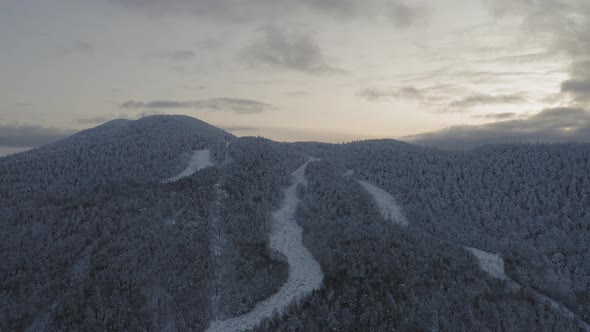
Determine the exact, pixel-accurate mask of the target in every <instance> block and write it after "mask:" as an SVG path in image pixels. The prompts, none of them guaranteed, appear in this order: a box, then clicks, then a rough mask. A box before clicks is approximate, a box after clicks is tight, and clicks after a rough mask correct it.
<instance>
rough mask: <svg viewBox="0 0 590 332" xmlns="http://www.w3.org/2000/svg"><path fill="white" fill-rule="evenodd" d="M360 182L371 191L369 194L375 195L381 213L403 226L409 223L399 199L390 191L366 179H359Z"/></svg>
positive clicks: (386, 218)
mask: <svg viewBox="0 0 590 332" xmlns="http://www.w3.org/2000/svg"><path fill="white" fill-rule="evenodd" d="M358 182H359V183H360V184H361V186H362V187H363V188H365V190H366V191H367V192H369V194H371V196H373V199H374V200H375V203H377V206H378V207H379V210H380V211H381V215H382V216H383V218H385V220H389V221H391V222H394V223H396V224H399V225H401V226H407V225H408V220H407V219H406V216H405V215H404V214H403V213H402V210H401V208H400V207H399V205H398V204H397V201H396V200H395V198H394V197H393V196H392V195H391V194H390V193H388V192H387V191H385V190H382V189H379V188H377V187H375V186H374V185H372V184H370V183H367V182H365V181H361V180H358Z"/></svg>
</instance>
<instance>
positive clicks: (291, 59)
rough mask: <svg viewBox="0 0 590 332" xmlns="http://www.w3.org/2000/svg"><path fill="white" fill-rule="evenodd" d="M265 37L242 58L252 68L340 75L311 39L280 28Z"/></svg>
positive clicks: (269, 32)
mask: <svg viewBox="0 0 590 332" xmlns="http://www.w3.org/2000/svg"><path fill="white" fill-rule="evenodd" d="M262 31H263V34H264V35H263V36H262V38H261V39H259V40H257V41H255V42H254V43H252V44H251V45H249V46H247V47H246V48H245V49H244V50H242V52H241V54H240V57H241V58H242V60H244V61H245V62H246V63H248V64H250V65H254V66H256V65H268V66H273V67H280V68H286V69H291V70H297V71H303V72H306V73H309V74H337V73H343V71H342V70H341V69H338V68H336V67H333V66H331V65H330V64H328V63H327V61H326V59H325V57H324V54H323V52H322V50H321V49H320V47H319V46H318V44H317V43H316V42H315V41H314V40H313V39H311V38H310V37H309V36H306V35H302V34H297V33H287V32H285V31H283V30H282V29H280V28H278V27H267V28H265V29H263V30H262Z"/></svg>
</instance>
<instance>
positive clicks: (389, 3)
mask: <svg viewBox="0 0 590 332" xmlns="http://www.w3.org/2000/svg"><path fill="white" fill-rule="evenodd" d="M111 2H112V3H115V4H117V5H121V6H123V7H125V8H128V9H131V10H135V11H138V12H141V13H145V14H147V15H149V16H151V17H166V16H193V17H196V18H198V19H201V20H222V21H227V22H230V23H232V22H266V23H269V22H271V21H273V22H276V21H277V20H280V19H281V18H292V17H294V16H306V15H315V16H321V17H324V18H332V19H336V20H345V21H348V20H351V19H363V20H370V21H374V20H378V19H379V20H385V21H388V22H391V23H393V24H395V25H396V26H399V27H405V26H408V25H410V24H413V23H414V22H416V21H417V20H419V19H421V18H422V17H424V14H425V13H426V11H427V10H426V7H425V5H423V3H424V1H420V2H417V1H415V0H412V1H410V0H405V1H403V0H363V1H358V0H298V1H294V0H248V1H236V0H192V1H191V0H168V1H161V0H111Z"/></svg>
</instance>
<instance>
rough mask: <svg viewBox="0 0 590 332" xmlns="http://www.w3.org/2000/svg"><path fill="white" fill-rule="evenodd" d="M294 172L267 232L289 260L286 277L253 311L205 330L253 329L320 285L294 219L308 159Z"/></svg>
mask: <svg viewBox="0 0 590 332" xmlns="http://www.w3.org/2000/svg"><path fill="white" fill-rule="evenodd" d="M315 160H317V159H315V158H310V159H309V160H308V161H307V162H306V163H305V164H303V165H302V166H301V167H299V168H298V169H297V170H296V171H295V172H293V178H294V181H293V183H292V184H291V186H290V187H289V188H287V189H286V190H285V200H284V201H283V203H282V205H281V207H280V208H279V209H278V210H276V211H275V212H273V215H272V219H273V226H272V233H271V235H270V248H271V249H272V250H275V251H277V252H279V253H280V254H282V255H283V256H284V257H285V258H286V260H287V262H288V263H289V278H288V280H287V282H286V283H285V284H284V285H283V286H282V287H281V289H279V291H278V292H277V293H275V294H273V295H272V296H270V297H269V298H267V299H265V300H263V301H261V302H259V303H258V304H257V305H256V307H255V308H254V309H252V311H250V312H248V313H246V314H244V315H241V316H237V317H234V318H230V319H227V320H223V321H213V322H212V323H211V325H210V326H209V328H208V329H207V331H224V332H226V331H228V332H229V331H244V330H247V329H253V328H255V327H256V326H258V325H259V324H260V322H261V321H262V320H263V319H266V318H272V317H273V316H274V315H275V313H278V314H281V313H282V312H283V310H284V309H285V308H286V307H287V306H289V305H290V304H291V303H294V302H296V301H298V300H301V299H303V298H304V297H305V296H307V295H309V294H310V293H311V292H312V291H313V290H316V289H319V288H320V287H321V284H322V280H323V278H324V275H323V273H322V270H321V268H320V265H319V263H318V262H317V261H316V260H315V259H314V258H313V256H312V255H311V253H310V252H309V251H308V250H307V248H305V246H304V245H303V242H302V232H303V230H302V228H301V227H300V226H299V225H298V224H297V221H296V220H295V211H296V209H297V205H298V204H299V202H300V199H299V198H298V197H297V192H296V188H297V185H298V184H303V185H305V184H306V180H305V176H304V172H305V167H306V166H307V164H308V163H309V162H311V161H315Z"/></svg>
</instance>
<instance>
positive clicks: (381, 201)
mask: <svg viewBox="0 0 590 332" xmlns="http://www.w3.org/2000/svg"><path fill="white" fill-rule="evenodd" d="M351 175H352V171H347V172H346V173H345V174H344V175H343V176H345V177H350V176H351ZM358 182H359V183H360V184H361V186H362V187H363V188H364V189H365V190H366V191H367V192H369V194H371V196H373V198H374V199H375V202H376V203H377V206H378V207H379V210H380V212H381V215H383V218H385V219H386V220H389V221H391V222H394V223H397V224H400V225H402V226H407V225H408V220H407V219H406V217H405V216H404V214H403V213H402V211H401V208H400V207H399V205H398V204H397V201H396V200H395V198H394V197H393V196H392V195H391V194H390V193H388V192H386V191H384V190H382V189H379V188H377V187H375V186H373V185H372V184H370V183H367V182H364V181H361V180H358ZM449 244H451V245H454V244H452V243H449ZM463 248H464V249H466V250H467V251H469V252H470V253H471V254H472V255H474V256H475V257H476V258H477V261H478V263H479V266H480V268H481V269H482V271H484V272H486V273H487V274H489V275H490V276H491V277H492V278H496V279H502V280H506V281H507V282H508V283H509V285H510V286H511V287H513V288H514V289H520V288H523V286H522V285H521V284H520V283H518V282H517V281H515V280H513V279H511V278H510V277H508V276H507V275H506V272H505V271H504V259H503V258H502V257H501V256H500V255H498V254H493V253H490V252H487V251H483V250H480V249H477V248H472V247H467V246H464V247H463ZM529 290H530V291H531V294H532V295H533V296H534V297H535V299H536V300H537V301H538V302H541V303H545V302H547V303H549V305H550V306H551V307H552V308H553V310H555V311H557V312H558V313H560V314H561V315H562V316H564V317H566V318H569V319H572V320H575V321H577V322H578V326H579V327H580V329H582V330H583V331H586V332H590V324H589V323H588V322H585V321H583V320H582V319H580V318H578V316H577V315H576V314H575V313H574V312H573V311H571V310H570V309H569V308H568V307H566V306H565V305H563V304H561V303H559V302H557V301H555V300H553V299H552V298H550V297H548V296H547V295H545V294H543V293H541V292H539V291H536V290H534V289H532V288H529Z"/></svg>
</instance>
